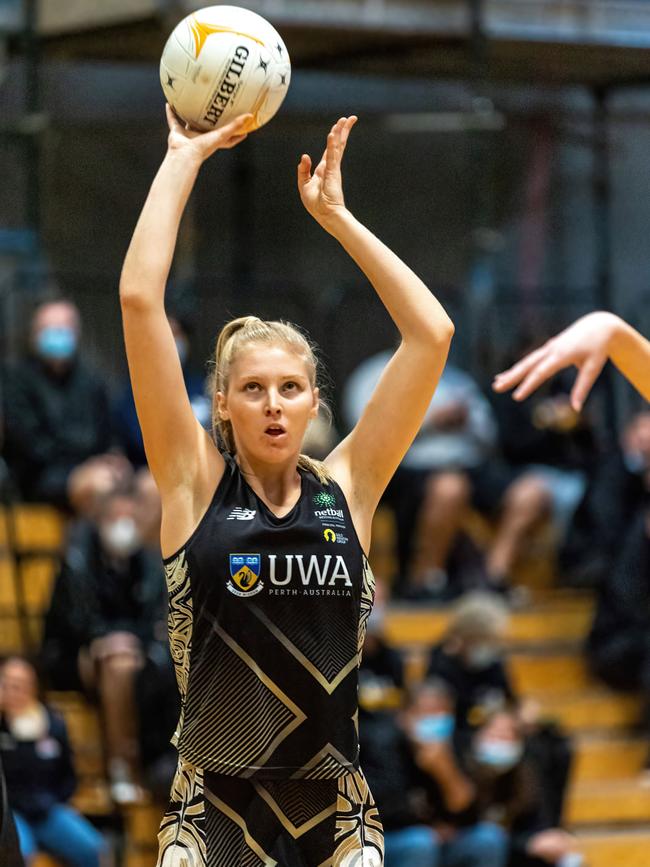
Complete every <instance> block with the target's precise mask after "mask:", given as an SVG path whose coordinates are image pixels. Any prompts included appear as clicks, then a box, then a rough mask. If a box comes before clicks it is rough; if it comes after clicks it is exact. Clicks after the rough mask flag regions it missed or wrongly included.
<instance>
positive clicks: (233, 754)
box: [164, 455, 374, 779]
mask: <svg viewBox="0 0 650 867" xmlns="http://www.w3.org/2000/svg"><path fill="white" fill-rule="evenodd" d="M224 458H225V461H226V467H225V472H224V476H223V478H222V480H221V482H220V483H219V485H218V487H217V490H216V491H215V494H214V497H213V499H212V502H211V503H210V506H209V507H208V510H207V512H206V513H205V515H204V516H203V518H202V519H201V521H200V523H199V525H198V527H197V528H196V530H195V531H194V532H193V533H192V535H191V536H190V538H189V540H188V541H187V542H186V543H185V545H184V546H183V548H182V549H181V550H180V551H178V552H177V553H176V554H175V555H173V556H172V557H167V558H165V560H164V564H165V574H166V579H167V588H168V591H169V618H168V626H169V638H170V645H171V651H172V657H173V660H174V665H175V669H176V678H177V682H178V687H179V691H180V694H181V716H180V720H179V724H178V727H177V729H176V732H175V734H174V737H173V739H172V742H173V743H174V744H175V745H176V746H177V748H178V750H179V753H180V755H181V756H182V757H183V758H184V759H185V760H187V761H189V762H191V763H193V764H195V765H198V766H200V767H201V768H204V769H207V770H210V771H213V772H215V773H220V774H226V775H230V776H236V777H247V778H250V777H255V778H258V779H333V778H336V777H342V776H345V775H347V774H350V773H354V772H355V771H356V770H358V767H359V764H358V762H359V738H358V719H357V713H358V708H357V684H358V666H359V662H360V658H361V648H362V646H363V641H364V638H365V627H366V621H367V618H368V615H369V614H370V610H371V608H372V603H373V599H374V578H373V576H372V572H371V570H370V567H369V565H368V562H367V560H366V557H365V555H364V553H363V549H362V548H361V545H360V543H359V540H358V538H357V535H356V532H355V530H354V527H353V525H352V519H351V516H350V512H349V509H348V506H347V503H346V501H345V497H344V496H343V493H342V491H341V489H340V488H339V486H338V485H337V484H336V483H335V482H333V481H331V482H329V483H328V484H326V485H323V484H321V483H320V482H319V481H318V479H317V478H316V477H315V476H314V475H313V474H312V473H310V472H308V471H305V470H302V469H299V473H300V476H301V481H302V488H301V493H300V498H299V500H298V502H297V503H296V505H295V506H294V508H293V509H292V510H291V512H290V513H289V514H287V515H286V516H285V517H283V518H278V517H276V516H275V515H274V514H273V513H272V512H271V511H270V510H269V509H268V507H267V506H266V504H265V503H264V502H263V501H262V500H261V499H260V498H259V497H258V496H257V495H256V494H255V492H254V491H253V490H252V488H251V487H250V486H249V485H248V483H247V482H246V480H245V479H244V477H243V475H242V473H241V471H240V469H239V467H238V465H237V463H236V462H235V461H234V460H233V458H232V457H230V456H229V455H225V456H224Z"/></svg>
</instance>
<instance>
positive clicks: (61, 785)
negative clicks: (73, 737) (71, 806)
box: [0, 708, 77, 821]
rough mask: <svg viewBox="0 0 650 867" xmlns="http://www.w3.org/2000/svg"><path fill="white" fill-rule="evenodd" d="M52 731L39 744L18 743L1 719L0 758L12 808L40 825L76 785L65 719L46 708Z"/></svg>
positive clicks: (67, 797) (2, 718)
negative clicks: (0, 758)
mask: <svg viewBox="0 0 650 867" xmlns="http://www.w3.org/2000/svg"><path fill="white" fill-rule="evenodd" d="M47 715H48V719H49V729H48V733H47V734H46V736H45V737H43V738H41V739H40V740H38V741H17V740H16V739H15V738H14V737H13V735H12V734H11V733H10V731H9V728H8V726H7V723H6V720H5V719H4V717H3V716H0V754H1V755H2V763H3V765H4V770H5V776H6V780H7V792H8V795H9V804H10V806H11V808H12V809H13V810H16V811H17V812H18V813H20V814H21V815H22V816H24V817H25V818H26V819H27V820H28V821H40V820H42V819H44V818H45V817H46V816H47V814H48V812H49V811H50V810H51V808H52V807H53V806H55V805H56V804H62V803H65V802H66V801H67V800H68V799H69V798H70V797H71V795H72V794H73V792H74V790H75V788H76V785H77V781H76V777H75V773H74V767H73V764H72V753H71V751H70V743H69V741H68V734H67V731H66V727H65V723H64V721H63V719H62V718H61V717H60V716H58V715H56V714H55V713H53V712H52V711H51V710H50V709H49V708H47Z"/></svg>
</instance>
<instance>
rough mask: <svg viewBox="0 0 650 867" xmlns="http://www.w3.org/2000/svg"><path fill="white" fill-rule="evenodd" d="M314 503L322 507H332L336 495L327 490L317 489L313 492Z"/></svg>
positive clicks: (334, 503)
mask: <svg viewBox="0 0 650 867" xmlns="http://www.w3.org/2000/svg"><path fill="white" fill-rule="evenodd" d="M313 499H314V505H315V506H320V507H321V508H324V509H332V508H334V506H335V505H336V497H335V496H334V494H330V492H329V491H319V492H318V493H317V494H314V497H313Z"/></svg>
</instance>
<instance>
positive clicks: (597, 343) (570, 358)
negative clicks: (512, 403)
mask: <svg viewBox="0 0 650 867" xmlns="http://www.w3.org/2000/svg"><path fill="white" fill-rule="evenodd" d="M608 358H609V359H611V361H612V362H613V363H614V364H615V365H616V367H617V368H618V369H619V370H620V371H621V373H622V374H623V376H625V377H626V379H628V380H629V381H630V382H631V383H632V385H633V386H634V387H635V388H636V389H637V390H638V391H639V392H640V393H641V394H642V395H643V397H645V398H646V400H650V342H648V340H646V339H645V337H642V335H641V334H639V333H638V331H635V330H634V328H632V326H631V325H628V324H627V322H624V321H623V320H622V319H620V318H619V317H618V316H615V315H614V314H613V313H606V312H604V311H598V312H596V313H590V314H588V315H587V316H583V317H582V318H581V319H578V320H577V321H576V322H574V323H573V325H570V326H569V328H567V329H565V330H564V331H562V332H561V333H560V334H558V335H556V336H555V337H553V338H551V339H550V340H548V341H547V342H546V343H545V344H544V345H543V346H541V347H540V348H539V349H536V350H535V351H534V352H531V353H530V354H529V355H527V356H526V357H525V358H523V359H522V360H521V361H519V362H518V363H517V364H515V365H514V366H513V367H511V368H510V369H509V370H506V371H504V372H503V373H500V374H498V376H497V377H496V378H495V380H494V386H493V387H494V389H495V391H499V392H503V391H508V390H510V389H511V388H514V387H515V386H516V390H515V392H514V395H513V396H514V397H515V399H516V400H524V399H525V398H527V397H528V396H529V395H530V394H532V393H533V392H534V391H535V390H536V389H537V388H539V386H540V385H541V384H542V383H543V382H545V381H546V380H547V379H549V378H550V377H551V376H553V375H554V374H555V373H557V372H558V371H559V370H562V369H563V368H565V367H571V366H572V365H574V366H575V367H577V368H578V376H577V379H576V382H575V385H574V386H573V389H572V392H571V402H572V404H573V407H574V409H575V410H580V409H581V408H582V405H583V403H584V401H585V399H586V397H587V395H588V394H589V392H590V390H591V387H592V386H593V384H594V382H595V381H596V379H597V378H598V376H599V374H600V372H601V370H602V369H603V367H604V365H605V362H606V361H607V359H608Z"/></svg>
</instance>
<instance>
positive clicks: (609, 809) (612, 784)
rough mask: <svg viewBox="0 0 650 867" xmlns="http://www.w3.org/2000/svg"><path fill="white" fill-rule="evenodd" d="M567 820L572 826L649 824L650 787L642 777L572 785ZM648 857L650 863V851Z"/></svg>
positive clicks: (566, 814) (566, 811) (566, 813)
mask: <svg viewBox="0 0 650 867" xmlns="http://www.w3.org/2000/svg"><path fill="white" fill-rule="evenodd" d="M564 819H565V822H567V823H568V824H569V825H596V824H609V825H611V824H619V825H621V824H624V823H628V824H631V823H639V822H643V823H648V822H650V787H648V786H644V785H642V784H641V782H640V780H639V778H636V779H627V780H612V781H608V782H592V783H583V784H580V785H576V786H572V787H571V789H570V791H569V794H568V797H567V804H566V807H565V812H564ZM646 857H647V858H648V861H650V851H648V852H646ZM617 867H618V865H617Z"/></svg>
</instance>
